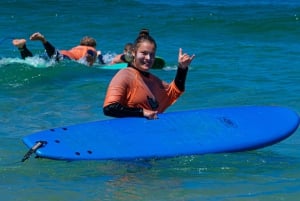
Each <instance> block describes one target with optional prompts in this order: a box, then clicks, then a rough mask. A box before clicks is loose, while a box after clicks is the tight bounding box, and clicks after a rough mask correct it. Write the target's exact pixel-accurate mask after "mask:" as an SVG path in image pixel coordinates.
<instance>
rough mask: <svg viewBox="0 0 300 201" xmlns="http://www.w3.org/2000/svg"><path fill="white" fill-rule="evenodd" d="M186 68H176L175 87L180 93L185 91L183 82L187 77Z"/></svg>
mask: <svg viewBox="0 0 300 201" xmlns="http://www.w3.org/2000/svg"><path fill="white" fill-rule="evenodd" d="M187 72H188V68H185V69H183V68H180V67H178V68H177V73H176V77H175V85H176V86H177V88H178V89H179V90H180V91H184V89H185V80H186V76H187Z"/></svg>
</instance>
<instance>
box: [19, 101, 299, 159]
mask: <svg viewBox="0 0 300 201" xmlns="http://www.w3.org/2000/svg"><path fill="white" fill-rule="evenodd" d="M299 121H300V120H299V116H298V114H296V113H295V112H294V111H292V110H290V109H288V108H284V107H275V106H241V107H227V108H215V109H200V110H191V111H181V112H170V113H164V114H160V115H159V118H158V119H156V120H147V119H145V118H118V119H108V120H101V121H96V122H89V123H82V124H78V125H72V126H66V127H61V128H54V129H49V130H45V131H41V132H37V133H34V134H31V135H28V136H26V137H24V138H23V142H24V143H25V144H26V145H27V146H28V147H29V148H32V147H33V146H34V145H35V144H36V143H37V142H42V143H43V145H42V147H40V148H38V149H37V151H36V155H37V156H38V157H42V158H50V159H57V160H110V159H113V160H114V159H116V160H127V159H136V158H164V157H174V156H180V155H196V154H208V153H228V152H238V151H248V150H253V149H258V148H263V147H266V146H269V145H272V144H275V143H278V142H280V141H281V140H283V139H285V138H287V137H288V136H290V135H291V134H292V133H293V132H295V131H296V129H297V127H298V125H299Z"/></svg>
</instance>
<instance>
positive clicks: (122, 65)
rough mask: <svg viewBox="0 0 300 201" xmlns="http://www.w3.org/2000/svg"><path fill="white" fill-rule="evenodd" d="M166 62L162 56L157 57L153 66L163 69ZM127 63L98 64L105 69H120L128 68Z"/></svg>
mask: <svg viewBox="0 0 300 201" xmlns="http://www.w3.org/2000/svg"><path fill="white" fill-rule="evenodd" d="M165 65H166V63H165V60H164V59H163V58H161V57H155V61H154V64H153V66H152V68H153V69H162V68H163V67H165ZM126 67H127V63H117V64H111V65H110V64H106V65H101V66H98V67H97V68H99V69H105V70H120V69H122V68H126Z"/></svg>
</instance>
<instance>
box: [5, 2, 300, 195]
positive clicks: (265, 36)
mask: <svg viewBox="0 0 300 201" xmlns="http://www.w3.org/2000/svg"><path fill="white" fill-rule="evenodd" d="M0 13H1V15H0V26H1V32H0V47H1V50H0V74H1V75H0V113H1V115H0V125H1V126H0V137H1V140H0V195H1V200H22V201H23V200H31V201H35V200H51V201H53V200H95V201H96V200H153V201H154V200H155V201H156V200H166V201H169V200H170V201H171V200H172V201H174V200H188V201H191V200H214V201H215V200H217V201H219V200H222V201H223V200H226V201H229V200H251V201H252V200H272V201H274V200H297V199H299V196H300V171H299V170H300V146H299V145H300V130H299V129H298V130H297V131H296V133H295V134H294V135H292V136H291V137H290V138H288V139H287V140H284V141H282V142H281V143H279V144H276V145H273V146H270V147H267V148H264V149H260V150H256V151H251V152H243V153H234V154H212V155H204V156H188V157H177V158H172V159H165V160H153V161H148V162H116V161H80V162H63V161H54V160H46V159H39V160H37V159H35V158H30V160H29V161H26V162H25V163H21V162H20V160H21V159H22V157H23V155H24V154H25V153H26V151H27V150H28V149H27V148H26V147H25V145H23V143H22V141H21V139H22V137H23V136H25V135H28V134H30V133H33V132H36V131H39V130H44V129H48V128H53V127H60V126H63V125H71V124H77V123H82V122H89V121H94V120H100V119H106V118H108V117H105V116H104V115H103V114H102V108H101V106H102V102H103V98H104V95H105V90H106V87H107V84H108V82H109V80H110V79H111V78H112V76H113V75H114V74H115V73H116V71H109V70H101V69H98V68H97V66H96V68H88V67H85V66H83V65H81V64H78V63H75V62H62V63H59V64H53V63H49V62H44V61H43V60H41V59H39V58H38V56H37V57H35V58H31V59H28V60H26V61H23V60H21V59H19V58H20V56H19V53H18V51H17V50H16V48H15V47H13V46H12V44H11V40H12V38H26V39H28V37H29V36H30V35H31V34H32V33H33V32H36V31H40V32H41V33H43V34H44V35H45V36H46V38H47V39H48V40H49V41H50V42H51V43H52V44H53V45H55V46H56V47H57V48H59V49H69V48H71V47H72V46H75V45H77V44H78V42H79V40H80V39H81V37H83V36H85V35H90V36H93V37H95V38H96V39H97V42H98V49H100V50H101V51H102V53H103V54H104V58H105V60H106V61H109V60H110V59H111V57H112V56H113V55H114V54H117V53H119V52H121V51H122V49H123V45H124V44H125V43H127V42H131V41H133V40H134V39H135V37H136V36H137V34H138V31H139V30H140V29H141V28H149V29H150V33H151V34H152V35H153V37H154V38H155V39H156V41H157V43H158V50H157V55H159V56H161V57H163V58H164V59H165V61H166V63H167V66H166V68H164V69H162V70H152V72H153V73H154V74H156V75H158V76H159V77H161V78H163V79H165V80H166V81H171V80H172V79H173V78H174V75H175V72H176V71H175V68H176V63H177V62H176V61H177V55H178V49H179V48H180V47H182V48H183V50H184V51H185V52H188V53H190V54H192V53H194V54H196V58H195V60H194V61H193V64H192V66H191V68H190V71H189V74H188V79H187V87H186V92H185V94H184V95H183V96H182V97H181V98H180V99H179V100H178V101H177V102H176V103H175V104H174V105H173V106H172V107H170V108H169V109H168V111H177V110H187V109H196V108H208V107H223V106H241V105H277V106H285V107H290V108H291V109H293V110H295V111H296V112H298V113H300V59H299V53H300V45H299V44H300V37H299V36H300V19H299V18H300V3H299V1H296V0H295V1H291V0H287V1H279V0H273V1H271V0H270V1H263V0H262V1H259V0H253V1H246V0H241V1H238V0H236V1H225V0H219V1H207V0H203V1H200V0H199V1H196V0H184V1H183V0H180V1H176V0H175V1H173V0H167V1H165V0H164V1H163V0H160V1H151V2H149V1H145V0H139V1H132V0H128V1H116V0H105V1H104V0H99V1H96V0H94V1H81V0H78V1H71V0H67V1H49V0H48V1H42V0H40V1H39V0H32V1H25V0H14V1H13V0H10V1H8V0H4V1H2V2H1V6H0ZM27 46H28V47H29V48H30V49H31V50H32V52H34V54H35V55H39V54H42V53H43V48H42V45H41V44H40V43H39V42H33V41H28V43H27ZM120 151H121V150H120Z"/></svg>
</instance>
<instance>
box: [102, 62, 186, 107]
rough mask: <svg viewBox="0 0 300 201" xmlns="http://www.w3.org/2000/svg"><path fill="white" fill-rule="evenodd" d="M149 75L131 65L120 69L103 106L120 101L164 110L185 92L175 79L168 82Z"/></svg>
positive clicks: (133, 105)
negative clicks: (176, 83)
mask: <svg viewBox="0 0 300 201" xmlns="http://www.w3.org/2000/svg"><path fill="white" fill-rule="evenodd" d="M148 75H149V76H144V75H142V73H140V72H139V71H138V70H136V69H134V68H131V67H128V68H125V69H122V70H120V71H119V72H118V73H117V74H116V75H115V76H114V78H113V79H112V80H111V82H110V84H109V86H108V89H107V93H106V97H105V100H104V105H103V107H106V106H108V105H110V104H113V103H119V104H121V105H123V106H126V107H131V108H144V109H148V110H157V111H158V112H159V113H162V112H164V111H165V110H166V109H167V107H169V106H170V105H172V104H173V103H174V102H175V101H176V100H177V99H178V97H179V96H180V95H181V94H182V93H183V92H182V91H180V90H179V89H178V88H177V87H176V85H175V83H174V81H172V82H171V83H170V84H168V83H166V82H164V81H162V80H160V79H159V78H158V77H156V76H154V75H152V74H150V73H149V74H148Z"/></svg>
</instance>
